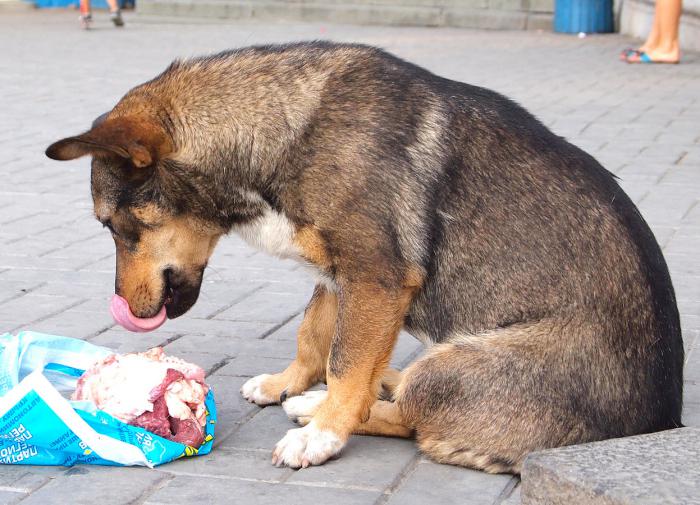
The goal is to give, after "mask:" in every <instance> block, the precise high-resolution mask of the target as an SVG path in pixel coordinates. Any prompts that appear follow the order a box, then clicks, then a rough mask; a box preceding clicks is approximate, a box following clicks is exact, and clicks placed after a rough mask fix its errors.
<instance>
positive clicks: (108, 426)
mask: <svg viewBox="0 0 700 505" xmlns="http://www.w3.org/2000/svg"><path fill="white" fill-rule="evenodd" d="M112 353H113V351H111V350H110V349H107V348H106V347H99V346H96V345H93V344H90V343H89V342H84V341H82V340H78V339H72V338H67V337H58V336H53V335H45V334H42V333H34V332H30V331H25V332H21V333H19V334H18V335H10V334H9V333H6V334H4V335H0V463H2V464H17V465H25V464H29V465H65V466H71V465H74V464H76V463H89V464H93V465H118V466H122V465H123V466H126V465H145V466H149V467H153V466H157V465H161V464H163V463H167V462H169V461H172V460H174V459H177V458H180V457H183V456H194V455H197V454H207V453H208V452H210V451H211V447H212V444H213V439H214V427H215V425H216V407H215V405H214V394H213V392H212V391H211V390H209V393H208V394H207V397H206V400H205V405H206V407H207V424H206V426H205V428H204V430H205V433H204V443H203V444H202V446H201V447H190V446H186V445H184V444H180V443H177V442H173V441H170V440H167V439H165V438H162V437H159V436H158V435H154V434H153V433H150V432H148V431H146V430H144V429H143V428H139V427H137V426H131V425H129V424H126V423H124V422H122V421H120V420H118V419H115V418H114V417H112V416H110V415H109V414H107V413H105V412H102V411H99V410H96V408H95V406H94V404H92V403H91V402H84V401H79V402H78V401H71V400H68V399H67V398H66V397H64V396H62V393H63V394H64V395H66V396H69V395H70V393H71V392H72V391H73V390H74V389H75V386H76V383H77V380H78V377H80V376H81V375H82V373H83V371H84V370H86V369H88V368H89V367H91V366H92V365H93V364H94V363H95V362H97V361H98V360H100V359H102V358H104V357H106V356H108V355H109V354H112Z"/></svg>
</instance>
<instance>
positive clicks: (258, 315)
mask: <svg viewBox="0 0 700 505" xmlns="http://www.w3.org/2000/svg"><path fill="white" fill-rule="evenodd" d="M307 302H308V300H307V299H305V298H303V297H301V296H299V295H297V294H290V293H270V292H266V291H256V292H255V293H253V294H252V295H251V296H249V297H247V298H245V299H244V300H241V301H240V302H239V303H237V304H235V305H234V306H233V307H231V308H229V309H226V310H225V311H223V312H222V313H220V314H218V315H217V316H216V318H217V319H225V320H231V321H263V322H268V323H282V322H286V321H288V320H289V319H290V318H292V317H294V316H296V315H297V314H299V313H301V312H303V310H304V308H305V307H306V304H307Z"/></svg>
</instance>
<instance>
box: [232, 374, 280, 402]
mask: <svg viewBox="0 0 700 505" xmlns="http://www.w3.org/2000/svg"><path fill="white" fill-rule="evenodd" d="M270 377H271V376H270V374H266V373H264V374H262V375H257V376H255V377H253V378H252V379H248V380H247V381H246V382H245V384H243V386H241V394H242V395H243V398H245V399H246V400H248V401H249V402H250V403H255V404H256V405H270V404H271V403H277V401H278V400H277V399H275V398H270V397H269V396H267V395H265V394H263V392H262V384H263V383H264V382H265V381H266V380H267V379H268V378H270Z"/></svg>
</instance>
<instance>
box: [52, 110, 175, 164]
mask: <svg viewBox="0 0 700 505" xmlns="http://www.w3.org/2000/svg"><path fill="white" fill-rule="evenodd" d="M171 151H172V140H171V138H170V136H169V135H168V134H167V133H166V132H165V130H164V129H163V127H162V126H160V125H158V124H157V123H156V122H154V121H153V120H150V119H144V118H142V117H116V118H105V115H104V114H103V115H102V116H100V117H98V118H97V119H96V120H95V122H94V123H93V127H92V129H91V130H89V131H87V132H85V133H83V134H82V135H78V136H76V137H68V138H65V139H63V140H59V141H58V142H55V143H53V144H51V145H50V146H49V147H48V149H46V156H48V157H49V158H51V159H54V160H73V159H75V158H79V157H81V156H85V155H86V154H92V155H100V154H103V155H104V154H116V155H117V156H120V157H122V158H125V159H129V160H131V162H132V163H133V165H134V166H136V167H139V168H143V167H148V166H150V165H152V164H153V163H154V162H156V161H157V160H158V159H161V158H163V157H164V156H166V155H167V154H168V153H170V152H171Z"/></svg>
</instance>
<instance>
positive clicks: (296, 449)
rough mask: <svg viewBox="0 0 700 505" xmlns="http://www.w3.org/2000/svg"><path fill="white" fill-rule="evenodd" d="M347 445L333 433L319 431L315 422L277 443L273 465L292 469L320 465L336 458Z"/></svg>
mask: <svg viewBox="0 0 700 505" xmlns="http://www.w3.org/2000/svg"><path fill="white" fill-rule="evenodd" d="M344 445H345V442H343V441H342V440H341V439H340V438H338V436H337V435H336V434H335V433H333V432H332V431H327V430H319V429H318V428H316V424H315V423H314V421H311V422H310V423H309V424H308V425H307V426H304V427H303V428H296V429H293V430H289V431H288V432H287V434H286V435H285V436H284V438H283V439H282V440H280V441H279V442H277V445H276V446H275V450H274V451H273V453H272V464H273V465H275V466H282V465H286V466H289V467H292V468H306V467H308V466H310V465H320V464H321V463H323V462H325V461H326V460H328V459H329V458H331V457H333V456H335V455H336V454H338V453H339V452H340V450H341V449H342V448H343V446H344Z"/></svg>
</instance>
